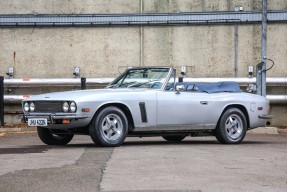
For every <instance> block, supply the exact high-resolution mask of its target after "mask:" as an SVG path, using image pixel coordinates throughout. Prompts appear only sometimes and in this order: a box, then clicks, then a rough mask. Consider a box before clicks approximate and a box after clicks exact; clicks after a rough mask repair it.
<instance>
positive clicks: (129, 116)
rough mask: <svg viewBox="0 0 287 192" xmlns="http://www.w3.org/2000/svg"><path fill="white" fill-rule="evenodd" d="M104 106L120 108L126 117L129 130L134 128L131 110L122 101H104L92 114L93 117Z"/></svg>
mask: <svg viewBox="0 0 287 192" xmlns="http://www.w3.org/2000/svg"><path fill="white" fill-rule="evenodd" d="M106 107H117V108H119V109H120V110H122V111H123V112H124V114H125V115H126V117H127V120H128V129H129V131H130V130H132V129H133V128H134V120H133V117H132V114H131V111H130V109H129V108H128V107H127V106H126V105H125V104H122V103H106V104H104V105H102V106H100V107H99V108H98V109H97V111H96V112H95V114H94V117H96V116H97V115H98V114H99V113H100V112H101V111H102V110H103V109H104V108H106Z"/></svg>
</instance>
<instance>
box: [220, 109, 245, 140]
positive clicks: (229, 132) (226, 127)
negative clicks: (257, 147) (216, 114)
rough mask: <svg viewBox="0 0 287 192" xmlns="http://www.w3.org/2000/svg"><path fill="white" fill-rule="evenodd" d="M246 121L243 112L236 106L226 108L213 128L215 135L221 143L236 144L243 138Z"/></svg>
mask: <svg viewBox="0 0 287 192" xmlns="http://www.w3.org/2000/svg"><path fill="white" fill-rule="evenodd" d="M246 131H247V121H246V117H245V115H244V113H243V112H242V111H241V110H240V109H238V108H230V109H228V110H226V111H225V112H224V113H223V114H222V116H221V118H220V120H219V122H218V125H217V127H216V129H215V137H216V138H217V140H218V141H219V142H220V143H222V144H238V143H241V142H242V140H243V139H244V137H245V135H246Z"/></svg>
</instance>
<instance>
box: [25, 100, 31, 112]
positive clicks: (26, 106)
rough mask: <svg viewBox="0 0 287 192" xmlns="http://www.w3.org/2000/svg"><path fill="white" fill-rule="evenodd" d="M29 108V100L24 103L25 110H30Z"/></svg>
mask: <svg viewBox="0 0 287 192" xmlns="http://www.w3.org/2000/svg"><path fill="white" fill-rule="evenodd" d="M29 109H30V106H29V103H28V102H26V103H24V111H25V112H28V111H29Z"/></svg>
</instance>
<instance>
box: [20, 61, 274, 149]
mask: <svg viewBox="0 0 287 192" xmlns="http://www.w3.org/2000/svg"><path fill="white" fill-rule="evenodd" d="M22 107H23V111H24V115H23V116H22V121H24V122H26V123H27V124H28V125H29V126H37V131H38V135H39V137H40V139H41V140H42V141H43V142H44V143H45V144H48V145H65V144H68V143H69V142H70V141H71V140H72V138H73V136H74V134H86V135H90V137H91V138H92V140H93V141H94V142H95V143H96V144H98V145H101V146H112V147H113V146H119V145H121V144H122V143H123V142H124V141H125V138H126V137H127V136H138V137H144V136H162V137H163V138H164V139H165V140H167V141H171V142H179V141H181V140H183V139H184V138H185V137H187V136H208V135H212V136H215V137H216V138H217V140H218V141H219V142H220V143H224V144H237V143H240V142H242V140H243V139H244V137H245V134H246V131H247V130H249V129H253V128H256V127H260V126H265V125H266V124H267V123H269V119H270V118H272V117H271V115H269V114H268V112H269V101H268V99H266V98H265V97H262V96H259V95H255V94H250V93H244V92H242V91H240V88H239V85H238V84H237V83H236V82H218V83H213V84H197V83H192V82H177V78H176V71H175V69H173V68H171V67H141V68H129V69H127V70H126V71H125V72H124V73H123V74H121V75H120V76H119V77H118V78H116V79H115V80H114V81H113V82H112V83H110V84H109V85H108V86H107V87H106V88H105V89H91V90H79V91H68V92H57V93H48V94H42V95H36V96H33V97H31V98H29V99H26V100H24V101H23V102H22Z"/></svg>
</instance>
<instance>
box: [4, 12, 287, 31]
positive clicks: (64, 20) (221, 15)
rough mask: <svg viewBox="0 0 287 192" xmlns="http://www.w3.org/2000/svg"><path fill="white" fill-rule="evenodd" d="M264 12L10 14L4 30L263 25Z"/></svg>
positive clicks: (281, 16)
mask: <svg viewBox="0 0 287 192" xmlns="http://www.w3.org/2000/svg"><path fill="white" fill-rule="evenodd" d="M267 19H268V23H272V22H277V23H278V22H280V23H282V22H287V11H285V10H283V11H269V12H268V14H267ZM261 21H262V12H246V11H242V12H241V11H229V12H222V11H218V12H176V13H133V14H78V15H75V14H33V15H32V14H13V15H12V14H9V15H0V26H1V27H35V26H41V27H94V26H111V25H118V26H143V25H154V26H155V25H210V24H251V23H261Z"/></svg>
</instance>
